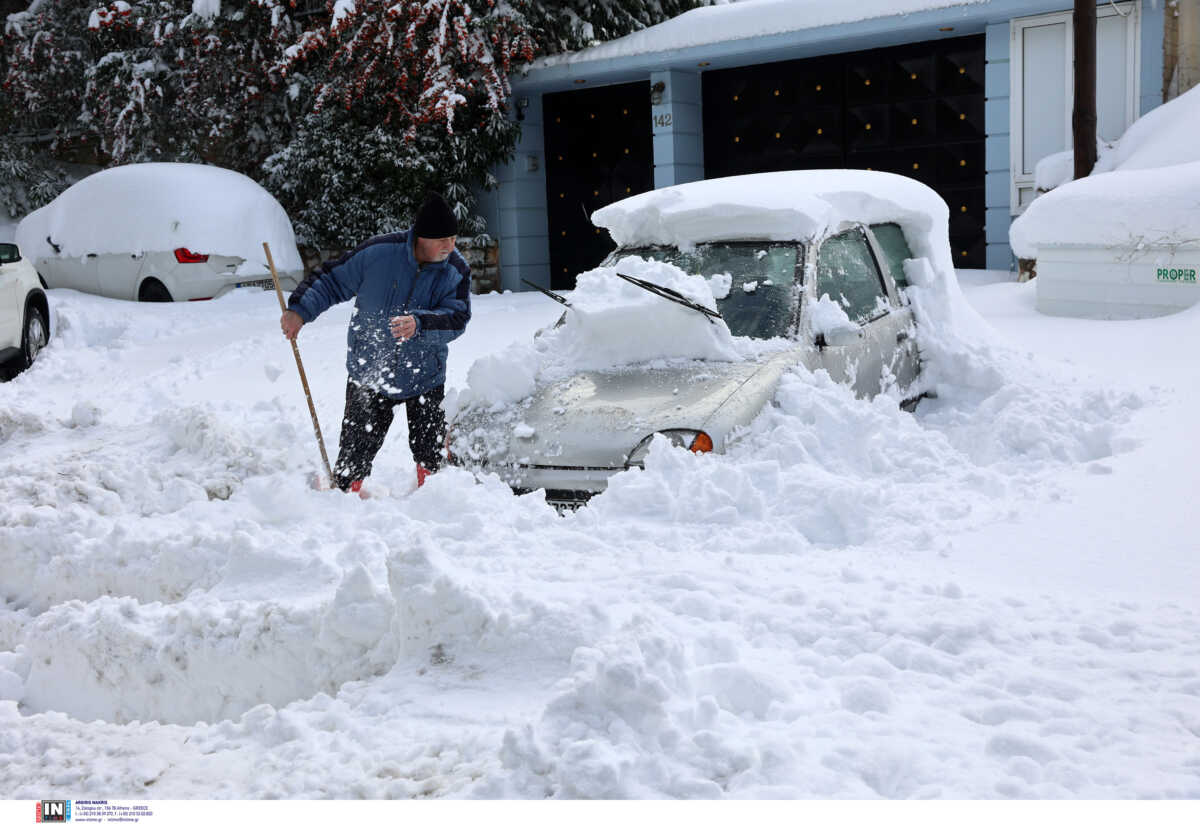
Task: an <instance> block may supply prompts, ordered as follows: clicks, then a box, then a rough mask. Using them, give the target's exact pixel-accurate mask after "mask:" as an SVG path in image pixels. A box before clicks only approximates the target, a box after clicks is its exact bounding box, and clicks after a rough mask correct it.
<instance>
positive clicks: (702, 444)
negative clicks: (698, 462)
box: [688, 432, 713, 452]
mask: <svg viewBox="0 0 1200 824" xmlns="http://www.w3.org/2000/svg"><path fill="white" fill-rule="evenodd" d="M688 449H690V450H692V451H693V452H712V449H713V442H712V438H710V437H709V436H708V433H707V432H697V433H696V439H695V440H694V441H692V445H691V446H689V447H688Z"/></svg>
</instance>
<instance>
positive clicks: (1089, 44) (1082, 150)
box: [1071, 0, 1096, 180]
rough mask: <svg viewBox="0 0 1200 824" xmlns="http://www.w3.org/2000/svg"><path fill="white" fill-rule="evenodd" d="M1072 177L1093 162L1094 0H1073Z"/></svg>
mask: <svg viewBox="0 0 1200 824" xmlns="http://www.w3.org/2000/svg"><path fill="white" fill-rule="evenodd" d="M1074 34H1075V108H1074V110H1073V111H1072V112H1071V131H1072V132H1073V136H1074V140H1075V179H1076V180H1078V179H1079V178H1081V177H1087V176H1088V175H1090V174H1091V173H1092V168H1093V167H1094V166H1095V165H1096V0H1075V15H1074Z"/></svg>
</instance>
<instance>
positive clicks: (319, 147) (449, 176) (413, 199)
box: [264, 0, 535, 247]
mask: <svg viewBox="0 0 1200 824" xmlns="http://www.w3.org/2000/svg"><path fill="white" fill-rule="evenodd" d="M476 5H480V4H479V3H477V4H476ZM534 49H535V45H534V43H533V41H532V40H531V39H530V37H529V36H528V34H527V33H526V32H525V30H524V29H523V28H522V27H521V26H520V25H518V23H517V21H516V20H515V19H514V18H513V16H512V15H510V14H508V13H507V12H505V11H504V10H503V9H499V10H498V9H497V8H496V4H495V3H494V2H488V3H487V8H486V11H485V12H484V13H482V14H479V15H476V14H474V13H473V11H472V9H471V7H470V6H469V5H468V4H467V3H466V2H463V0H420V1H419V2H417V1H416V0H413V1H411V2H404V1H403V0H402V2H398V3H388V2H380V1H379V0H358V1H357V2H353V1H352V0H337V3H336V4H335V5H334V7H333V15H332V21H331V24H330V25H329V26H328V27H327V28H316V29H313V30H310V31H309V32H306V33H305V34H304V36H303V37H302V38H300V40H299V41H298V42H297V44H296V45H295V47H294V48H293V49H291V50H290V51H289V53H288V55H287V58H286V60H285V61H284V62H283V63H282V64H281V66H280V69H281V71H283V72H284V73H285V74H287V75H288V76H290V74H291V73H292V72H295V71H300V70H303V71H307V72H309V73H310V74H311V75H313V76H314V77H316V78H319V79H318V80H317V82H316V85H315V88H314V97H313V101H314V102H313V112H312V113H311V114H310V115H309V116H308V117H306V118H305V120H304V122H303V123H302V124H301V126H300V128H299V129H298V131H297V133H296V136H295V138H294V140H293V141H291V142H290V143H289V145H288V146H286V147H285V148H284V149H283V150H281V151H280V152H278V153H277V154H275V155H274V156H272V157H271V158H270V160H269V161H268V163H267V164H266V170H267V175H266V177H265V179H264V184H265V185H266V186H267V187H268V188H269V189H271V190H272V191H273V192H274V193H275V194H276V195H277V196H278V197H280V198H281V200H282V201H283V203H284V206H285V207H286V208H287V209H288V211H289V213H290V214H292V216H293V218H297V217H298V218H299V223H300V224H301V226H302V227H303V228H302V229H301V231H300V234H301V235H303V236H304V237H305V239H307V240H308V241H309V242H310V243H313V244H315V245H319V246H326V247H328V246H349V245H353V244H354V243H355V242H357V241H359V240H362V239H363V238H364V237H366V236H369V235H371V234H375V233H379V232H384V231H390V230H393V229H397V228H400V227H402V226H404V225H406V224H407V223H408V222H409V220H410V219H411V216H412V214H413V212H414V211H415V208H416V206H417V205H418V204H419V203H420V201H421V198H422V195H423V193H424V192H425V190H426V189H428V188H434V189H437V190H439V191H442V192H443V193H445V194H446V196H447V198H448V200H450V202H451V205H452V206H453V207H454V209H455V211H456V212H457V213H458V215H459V217H460V218H469V216H470V215H471V210H472V207H473V206H474V203H473V202H472V197H471V194H470V193H471V191H472V188H473V184H476V183H484V184H485V185H486V184H487V183H488V168H489V167H490V166H491V165H492V164H494V163H495V162H496V161H497V160H499V159H501V158H503V157H505V156H506V155H511V153H512V150H513V146H514V144H515V139H516V134H517V132H516V129H517V125H516V124H515V123H513V122H512V121H510V120H509V119H507V117H506V116H505V104H506V101H507V98H508V95H509V93H510V88H509V81H508V73H509V71H511V69H512V67H513V66H514V64H515V63H516V62H517V61H528V60H530V59H532V57H533V55H534ZM334 215H337V217H334ZM481 228H482V224H481V222H480V221H479V220H477V219H476V220H468V221H467V223H466V225H465V229H466V230H467V231H477V230H479V229H481Z"/></svg>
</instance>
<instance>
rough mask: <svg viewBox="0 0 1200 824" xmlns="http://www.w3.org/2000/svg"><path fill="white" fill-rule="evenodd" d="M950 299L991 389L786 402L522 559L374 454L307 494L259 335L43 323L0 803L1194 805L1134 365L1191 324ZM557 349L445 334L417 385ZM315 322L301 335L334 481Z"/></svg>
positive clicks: (1142, 368)
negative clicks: (966, 310)
mask: <svg viewBox="0 0 1200 824" xmlns="http://www.w3.org/2000/svg"><path fill="white" fill-rule="evenodd" d="M969 294H970V295H971V296H972V297H973V298H974V299H975V302H976V305H977V306H978V307H979V308H980V309H981V310H982V311H983V312H984V313H985V314H986V315H989V316H990V317H991V319H992V320H993V322H994V323H995V324H996V325H997V327H998V328H999V329H1000V331H1001V333H1002V334H1003V336H1004V337H1005V338H1006V340H1007V341H1008V343H1009V344H1010V345H1012V346H1013V347H1014V350H1013V351H1012V352H1011V353H1006V354H1003V355H1002V356H1001V357H999V358H998V359H997V360H995V361H987V362H980V361H979V360H978V358H976V359H975V360H972V358H971V357H968V356H966V355H964V356H963V358H962V361H961V362H960V363H959V362H956V364H955V367H956V371H954V372H953V374H954V376H955V380H954V381H951V382H949V383H947V384H946V385H945V386H943V387H941V389H942V391H941V398H940V399H939V400H938V401H936V402H933V403H927V404H923V405H922V408H921V409H920V410H919V412H918V414H916V415H908V414H906V413H903V412H901V411H899V410H898V409H897V408H896V407H895V405H894V402H891V401H888V400H886V399H881V400H879V401H876V402H874V403H864V402H859V401H855V400H853V399H852V398H850V397H849V396H848V394H847V393H846V392H845V391H844V390H843V389H841V388H840V387H837V386H834V385H831V384H830V383H829V382H828V381H827V380H826V379H824V376H823V375H815V376H814V375H804V374H797V375H790V376H788V377H787V379H786V380H785V381H784V384H783V385H782V386H781V388H780V392H779V395H778V398H777V401H778V406H777V407H776V408H773V409H771V410H768V411H767V412H766V413H764V415H762V416H761V417H760V418H759V420H758V421H757V422H756V423H755V425H754V426H753V427H752V428H751V430H750V431H749V432H747V433H745V435H744V436H743V438H742V440H741V441H740V442H739V443H738V444H737V445H735V446H734V448H733V449H732V450H731V452H730V454H729V455H727V456H724V457H715V458H714V457H712V456H707V457H697V456H692V455H690V454H688V453H683V452H680V451H676V450H668V449H657V448H656V449H655V450H654V451H653V452H652V454H651V456H650V459H649V462H648V470H647V471H646V472H644V473H631V474H628V475H625V476H622V477H621V478H619V479H618V480H617V481H616V482H615V483H614V485H613V488H612V489H611V490H610V491H609V492H608V493H606V494H605V495H603V496H601V497H600V498H598V499H596V500H595V501H594V502H593V504H592V505H591V506H589V507H588V508H586V509H585V510H582V511H580V512H578V513H576V514H573V515H569V516H567V517H562V518H560V517H558V516H556V515H555V514H554V513H553V512H552V511H551V510H549V509H548V508H547V507H546V506H545V505H544V504H543V503H541V502H540V501H539V500H537V498H536V497H535V496H525V497H522V498H514V497H513V496H512V495H511V494H510V493H509V492H508V490H507V489H506V488H505V487H503V485H501V484H500V483H498V482H497V481H495V479H485V480H484V482H483V483H482V484H479V483H476V481H475V479H473V478H471V477H470V476H469V475H467V474H466V473H463V472H460V471H446V472H443V473H441V474H439V475H438V476H436V477H435V478H434V479H432V481H431V482H430V483H429V484H428V485H427V486H426V487H425V488H423V489H421V490H419V491H416V492H414V493H412V494H407V491H408V488H409V486H411V481H410V476H411V473H412V466H411V461H409V460H408V458H407V456H406V454H405V453H406V450H405V449H404V436H405V431H404V426H403V421H402V420H399V421H397V426H396V427H395V429H394V431H393V433H392V434H391V435H390V437H389V442H388V445H387V446H386V447H385V449H384V452H383V453H382V454H381V458H380V462H379V464H378V465H377V472H376V478H375V481H374V483H375V486H376V488H377V489H379V490H380V491H382V492H387V491H390V492H391V493H392V494H390V495H386V494H385V495H381V496H380V497H378V498H375V499H372V500H367V501H359V500H357V499H353V498H345V497H343V496H339V495H335V494H331V493H319V492H314V491H312V490H309V489H308V488H307V487H306V485H305V476H306V474H307V473H308V472H309V471H311V469H312V468H313V466H314V464H315V455H316V448H315V444H314V443H313V439H312V435H311V428H310V425H309V423H308V420H307V410H306V408H305V407H304V403H303V399H302V397H301V396H300V390H299V386H298V381H297V379H296V378H295V375H294V367H293V365H292V363H291V355H290V350H289V349H288V347H287V346H286V344H284V343H283V342H282V340H281V338H280V336H279V333H278V331H277V328H276V326H275V324H276V320H277V314H278V306H277V304H275V298H274V296H273V295H267V294H262V295H259V294H250V295H234V296H231V297H230V298H226V299H223V300H220V301H215V302H213V303H211V304H204V305H192V306H155V305H135V304H124V303H117V302H112V301H104V300H101V299H97V298H91V297H88V296H83V295H78V294H75V293H70V292H65V291H61V290H56V291H55V292H53V293H52V297H53V298H54V299H55V305H56V311H57V313H58V322H59V328H58V330H57V335H56V338H55V340H54V342H53V344H52V345H51V347H50V348H49V349H48V350H47V352H46V356H45V360H44V361H42V362H39V364H38V366H37V368H35V369H34V370H32V371H30V372H29V373H27V374H26V375H24V376H22V377H21V378H19V379H18V380H16V381H13V382H11V383H9V384H5V385H2V386H0V443H3V456H2V457H0V502H2V503H0V569H3V570H4V571H5V574H4V576H3V582H2V583H0V588H2V594H3V596H4V598H5V606H4V607H3V609H0V699H9V700H0V776H3V777H2V778H0V788H2V789H3V792H4V794H5V795H6V796H7V797H43V796H45V794H46V793H47V792H50V791H52V790H54V791H58V792H59V793H60V794H65V795H67V796H69V797H75V796H78V797H86V796H90V795H96V794H103V795H106V796H111V797H124V798H131V797H138V796H150V797H159V798H186V797H200V798H205V797H339V798H354V797H370V798H375V797H380V798H388V797H412V796H473V797H495V796H523V797H543V796H545V795H555V796H558V797H578V796H584V797H664V796H665V797H714V796H718V795H722V794H727V795H732V796H744V797H830V798H839V797H868V798H871V797H889V798H897V797H1047V798H1054V797H1142V796H1147V797H1197V796H1200V760H1198V759H1197V756H1196V745H1197V743H1200V619H1198V612H1197V595H1196V593H1195V592H1194V588H1193V587H1192V586H1191V585H1190V582H1191V581H1194V580H1196V575H1195V573H1196V572H1197V570H1196V563H1197V561H1196V560H1195V559H1196V557H1197V555H1196V553H1195V549H1196V547H1195V545H1194V542H1195V539H1194V538H1193V537H1192V536H1193V535H1194V529H1192V530H1189V529H1188V522H1187V518H1186V514H1185V512H1184V510H1183V509H1182V508H1181V505H1183V504H1185V503H1186V499H1187V494H1186V491H1185V490H1186V489H1188V488H1191V489H1194V488H1195V481H1196V480H1197V477H1196V476H1197V471H1196V470H1195V468H1194V467H1196V466H1198V465H1200V463H1198V462H1197V461H1196V458H1197V457H1200V456H1196V455H1195V450H1196V447H1195V446H1194V445H1193V444H1194V439H1186V438H1184V437H1182V436H1183V435H1185V434H1186V433H1187V432H1188V431H1189V429H1188V427H1189V426H1190V422H1191V421H1194V420H1195V417H1196V414H1197V412H1200V386H1198V385H1197V379H1196V377H1195V376H1194V375H1193V374H1192V373H1185V372H1184V368H1185V366H1186V363H1185V359H1184V358H1183V357H1182V355H1181V354H1175V353H1174V352H1173V351H1171V350H1170V346H1169V344H1170V342H1171V341H1173V340H1178V339H1180V336H1182V335H1185V334H1186V335H1189V336H1192V337H1194V335H1195V329H1196V326H1197V323H1198V322H1200V316H1197V313H1195V312H1190V313H1185V314H1184V315H1180V316H1176V317H1174V318H1168V319H1163V320H1160V321H1153V322H1141V323H1140V324H1136V325H1127V326H1114V325H1111V324H1100V323H1092V324H1090V325H1089V324H1083V323H1079V322H1072V323H1071V325H1069V326H1068V325H1067V324H1065V322H1062V321H1059V320H1056V319H1048V318H1043V317H1040V316H1038V315H1037V314H1036V313H1035V312H1033V310H1032V296H1033V295H1032V287H1031V286H1018V285H1015V284H995V285H988V286H979V287H976V288H974V289H972V290H971V291H970V292H969ZM558 312H559V308H558V307H557V306H555V305H554V304H553V303H551V302H550V301H549V300H547V299H546V298H544V297H542V296H540V295H507V296H486V297H482V298H479V299H477V300H476V318H475V320H474V321H473V322H472V326H471V328H470V331H469V333H468V334H467V335H466V336H465V337H464V338H463V339H462V340H461V341H460V342H459V343H456V344H455V345H454V347H453V348H452V355H451V376H450V380H451V384H452V385H453V386H461V385H462V384H463V381H464V378H465V374H466V370H467V368H468V367H469V366H470V364H471V363H472V362H473V361H474V360H475V359H477V358H479V357H481V356H483V355H485V354H489V353H491V352H495V351H498V350H500V349H502V348H503V347H504V346H505V345H506V344H507V343H509V342H510V341H513V340H517V339H519V338H520V337H522V336H527V335H528V334H529V333H530V332H531V331H532V330H533V329H535V328H537V327H538V326H541V325H543V324H545V323H546V322H548V321H550V320H552V319H553V318H554V317H556V316H557V314H558ZM347 316H348V309H346V308H345V307H343V308H341V309H340V310H335V311H334V312H331V313H330V317H328V318H322V319H321V320H320V321H319V322H318V323H316V324H314V325H313V326H312V327H311V328H308V329H306V330H305V331H304V332H303V333H302V336H301V347H302V351H303V353H304V355H305V363H306V367H307V369H308V373H309V379H310V382H311V383H312V385H313V390H314V394H315V397H316V399H317V404H318V410H319V412H320V414H321V420H322V422H323V424H324V427H325V434H326V438H327V440H328V441H329V443H330V446H331V449H333V448H334V446H333V445H334V444H336V435H337V429H338V418H339V417H340V412H341V403H342V397H343V390H344V384H343V381H344V369H343V367H342V363H341V359H342V356H341V354H340V353H341V352H343V351H344V343H343V341H344V334H345V322H346V318H347ZM1114 329H1120V330H1122V333H1124V332H1125V330H1128V333H1127V336H1126V343H1125V344H1124V345H1122V344H1121V341H1120V339H1119V338H1115V337H1114V335H1113V334H1112V330H1114ZM1132 340H1137V341H1140V342H1142V343H1143V344H1144V345H1145V346H1147V347H1150V349H1151V350H1152V351H1154V352H1157V353H1160V354H1159V356H1158V357H1156V358H1154V359H1150V358H1147V357H1146V356H1145V354H1144V350H1143V349H1139V348H1136V347H1134V346H1133V345H1131V343H1130V341H1132ZM1052 347H1053V348H1052ZM1023 349H1031V350H1032V351H1033V352H1035V353H1036V355H1026V354H1023V352H1022V351H1021V350H1023ZM1063 358H1074V359H1075V360H1076V361H1077V362H1078V363H1077V364H1075V365H1069V364H1064V363H1063V360H1062V359H1063ZM1130 547H1137V549H1136V551H1133V550H1131V549H1130Z"/></svg>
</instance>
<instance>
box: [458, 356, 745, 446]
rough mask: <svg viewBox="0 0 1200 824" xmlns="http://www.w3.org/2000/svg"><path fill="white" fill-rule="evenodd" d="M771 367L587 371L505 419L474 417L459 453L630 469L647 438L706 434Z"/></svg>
mask: <svg viewBox="0 0 1200 824" xmlns="http://www.w3.org/2000/svg"><path fill="white" fill-rule="evenodd" d="M766 363H767V361H766V360H764V361H762V362H759V361H741V362H733V363H725V362H714V361H691V362H688V363H687V364H686V365H678V366H666V367H664V366H644V365H643V366H631V367H626V368H622V369H616V370H605V371H593V372H579V373H577V374H575V375H572V376H571V377H569V378H567V379H565V380H562V381H558V382H556V383H551V384H547V385H546V386H543V387H542V388H541V389H540V390H538V391H537V392H536V393H534V394H533V395H532V396H530V397H529V398H528V399H526V400H525V401H524V402H523V403H521V404H517V405H514V406H512V407H507V408H505V409H504V410H502V411H499V412H481V411H471V412H468V413H466V414H464V415H462V416H460V417H459V418H458V419H457V420H456V422H455V424H454V427H453V434H452V443H451V451H452V452H454V454H455V455H456V457H459V458H461V459H463V460H466V461H468V462H482V463H487V464H491V463H500V464H525V465H535V466H554V467H568V466H570V467H594V468H623V467H624V466H625V462H626V460H627V459H628V457H629V453H630V452H631V451H632V450H633V449H634V447H636V446H637V445H638V444H639V443H640V442H641V441H642V440H643V439H644V438H645V437H646V436H648V435H651V434H653V433H655V432H658V431H661V430H664V429H702V428H704V425H705V423H706V422H707V421H708V420H709V418H711V417H712V415H713V413H715V412H716V411H717V409H718V408H719V407H720V406H721V405H722V404H723V403H724V402H725V401H726V400H728V399H729V397H730V396H732V395H733V394H734V393H735V392H736V391H737V389H738V388H739V387H740V386H742V384H744V383H745V382H746V381H748V380H750V379H751V378H752V377H753V376H754V375H755V374H756V373H757V372H758V371H759V370H761V369H763V368H764V366H765V364H766Z"/></svg>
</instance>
